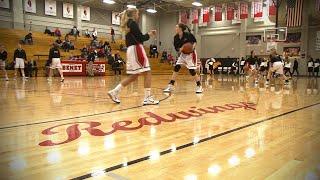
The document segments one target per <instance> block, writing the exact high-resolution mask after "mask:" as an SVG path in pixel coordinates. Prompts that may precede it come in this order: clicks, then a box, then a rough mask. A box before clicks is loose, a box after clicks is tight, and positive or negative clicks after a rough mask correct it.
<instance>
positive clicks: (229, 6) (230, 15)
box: [227, 3, 234, 21]
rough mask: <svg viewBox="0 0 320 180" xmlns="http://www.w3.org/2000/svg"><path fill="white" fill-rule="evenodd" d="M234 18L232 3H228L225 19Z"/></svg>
mask: <svg viewBox="0 0 320 180" xmlns="http://www.w3.org/2000/svg"><path fill="white" fill-rule="evenodd" d="M233 19H234V4H233V3H229V4H227V20H229V21H230V20H233Z"/></svg>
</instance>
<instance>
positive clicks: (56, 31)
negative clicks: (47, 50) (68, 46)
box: [54, 28, 61, 37]
mask: <svg viewBox="0 0 320 180" xmlns="http://www.w3.org/2000/svg"><path fill="white" fill-rule="evenodd" d="M54 35H55V36H57V37H61V31H60V29H59V28H56V30H54Z"/></svg>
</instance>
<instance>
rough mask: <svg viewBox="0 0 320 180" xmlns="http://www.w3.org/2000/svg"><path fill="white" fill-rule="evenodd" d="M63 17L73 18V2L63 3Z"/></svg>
mask: <svg viewBox="0 0 320 180" xmlns="http://www.w3.org/2000/svg"><path fill="white" fill-rule="evenodd" d="M62 14H63V17H65V18H70V19H72V18H73V4H70V3H63V13H62Z"/></svg>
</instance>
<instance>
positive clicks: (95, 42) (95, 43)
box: [90, 39, 99, 48]
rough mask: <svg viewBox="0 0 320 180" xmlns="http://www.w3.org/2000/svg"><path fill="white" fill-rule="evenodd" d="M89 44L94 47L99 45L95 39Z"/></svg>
mask: <svg viewBox="0 0 320 180" xmlns="http://www.w3.org/2000/svg"><path fill="white" fill-rule="evenodd" d="M90 45H91V46H93V47H94V48H97V47H98V46H99V42H98V40H97V39H93V40H92V41H91V44H90Z"/></svg>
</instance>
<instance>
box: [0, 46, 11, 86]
mask: <svg viewBox="0 0 320 180" xmlns="http://www.w3.org/2000/svg"><path fill="white" fill-rule="evenodd" d="M7 57H8V53H7V51H6V50H5V49H4V46H3V45H0V70H2V71H3V73H4V77H5V79H6V81H9V78H8V74H7V71H6V60H7Z"/></svg>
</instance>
